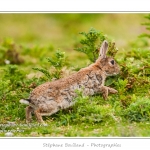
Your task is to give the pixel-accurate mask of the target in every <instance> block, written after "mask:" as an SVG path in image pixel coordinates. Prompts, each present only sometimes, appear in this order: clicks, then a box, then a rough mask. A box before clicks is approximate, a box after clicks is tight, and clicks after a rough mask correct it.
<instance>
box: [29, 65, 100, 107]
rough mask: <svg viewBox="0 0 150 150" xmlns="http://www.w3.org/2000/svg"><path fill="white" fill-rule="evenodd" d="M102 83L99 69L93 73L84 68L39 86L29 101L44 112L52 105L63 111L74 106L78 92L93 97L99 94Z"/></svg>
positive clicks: (91, 70)
mask: <svg viewBox="0 0 150 150" xmlns="http://www.w3.org/2000/svg"><path fill="white" fill-rule="evenodd" d="M102 82H103V77H102V73H101V72H100V70H99V69H95V70H94V71H93V69H92V68H91V69H90V67H89V68H88V69H87V68H84V69H82V70H81V71H79V72H77V73H75V74H73V75H71V76H69V77H67V78H63V79H59V80H56V81H53V82H47V83H44V84H42V85H40V86H38V87H37V88H35V89H34V90H33V91H32V93H31V95H30V98H29V99H30V100H31V104H32V105H34V106H37V107H39V106H40V107H41V106H43V107H44V108H43V110H46V109H47V110H48V109H50V108H48V107H49V106H50V105H57V107H58V109H59V108H60V109H63V108H67V107H69V106H71V105H72V104H73V98H75V97H76V96H77V93H76V90H81V91H82V92H83V94H84V95H93V94H94V93H97V92H98V89H99V87H100V86H101V84H102ZM55 107H56V106H55Z"/></svg>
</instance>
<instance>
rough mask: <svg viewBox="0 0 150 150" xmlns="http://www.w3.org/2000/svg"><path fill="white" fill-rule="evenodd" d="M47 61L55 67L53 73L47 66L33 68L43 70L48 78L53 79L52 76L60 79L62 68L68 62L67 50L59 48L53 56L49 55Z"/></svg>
mask: <svg viewBox="0 0 150 150" xmlns="http://www.w3.org/2000/svg"><path fill="white" fill-rule="evenodd" d="M47 61H48V62H49V63H50V65H51V66H52V67H54V72H53V73H50V72H49V71H48V69H45V68H37V67H34V68H32V69H34V70H37V71H40V72H42V73H43V74H44V75H45V76H46V78H47V79H48V80H51V79H52V78H56V79H59V78H60V77H61V74H62V68H63V67H64V66H65V65H67V64H68V63H67V57H66V55H65V52H62V51H60V50H57V51H56V53H55V56H54V57H53V58H50V57H48V58H47Z"/></svg>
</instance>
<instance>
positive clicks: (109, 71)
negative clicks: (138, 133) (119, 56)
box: [96, 40, 120, 76]
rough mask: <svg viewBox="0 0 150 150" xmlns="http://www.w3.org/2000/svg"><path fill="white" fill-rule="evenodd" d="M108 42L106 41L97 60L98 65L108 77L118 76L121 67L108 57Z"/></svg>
mask: <svg viewBox="0 0 150 150" xmlns="http://www.w3.org/2000/svg"><path fill="white" fill-rule="evenodd" d="M107 49H108V42H107V41H106V40H105V41H104V42H103V43H102V46H101V47H100V53H99V58H98V59H97V60H96V65H97V67H99V68H100V69H101V70H102V71H103V72H104V73H105V74H106V76H112V75H116V74H118V73H119V72H120V67H119V65H118V64H117V63H116V61H115V60H114V58H112V57H107V56H106V53H107Z"/></svg>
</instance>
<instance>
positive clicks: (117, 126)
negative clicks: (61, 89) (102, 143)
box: [0, 14, 150, 137]
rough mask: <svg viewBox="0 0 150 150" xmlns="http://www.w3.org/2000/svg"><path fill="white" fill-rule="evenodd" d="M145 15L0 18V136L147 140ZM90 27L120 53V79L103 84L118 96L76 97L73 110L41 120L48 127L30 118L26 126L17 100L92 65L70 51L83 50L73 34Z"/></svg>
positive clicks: (149, 101)
mask: <svg viewBox="0 0 150 150" xmlns="http://www.w3.org/2000/svg"><path fill="white" fill-rule="evenodd" d="M145 15H146V14H0V19H1V22H2V23H1V24H0V32H1V37H0V74H1V76H0V111H1V112H0V113H1V116H0V136H2V137H3V136H5V133H6V132H9V131H10V132H12V133H13V136H16V137H39V136H47V137H64V136H65V137H74V136H75V137H76V136H78V137H85V136H86V137H114V136H117V137H139V136H140V137H149V136H150V122H149V121H150V71H149V70H150V51H149V40H148V39H146V38H144V37H143V38H138V36H139V35H140V34H142V33H143V32H144V33H145V32H147V30H146V29H145V28H144V27H143V26H142V25H141V23H142V22H144V21H145V20H144V16H145ZM125 22H128V23H125ZM91 27H94V28H96V29H97V30H100V31H102V32H103V34H104V35H105V36H107V37H109V38H110V39H111V40H112V41H115V42H116V46H117V47H118V49H119V51H118V52H117V54H116V55H115V59H116V60H117V62H118V64H119V65H120V66H121V73H120V75H118V76H117V77H113V78H108V79H107V81H106V85H108V86H112V87H114V88H115V89H117V90H118V94H115V95H109V98H108V100H107V101H104V100H103V99H102V96H101V94H100V95H94V96H91V97H83V96H82V95H79V96H78V98H77V102H76V104H75V105H74V106H72V107H71V108H69V109H66V110H62V111H59V112H57V113H56V114H54V115H52V116H50V117H44V120H45V122H46V123H47V124H48V126H42V125H39V124H38V123H37V121H36V119H35V117H33V122H32V124H30V125H27V124H26V123H25V111H24V109H25V105H22V104H20V103H19V100H20V99H21V98H27V97H28V96H29V94H30V92H31V91H32V90H33V89H34V88H35V87H36V86H37V85H40V84H41V83H44V82H46V81H48V80H52V79H54V78H55V79H56V78H62V77H64V76H68V75H69V74H71V73H73V72H75V71H77V70H79V69H80V68H82V67H85V66H87V65H89V64H90V63H91V62H90V60H89V59H88V57H87V56H86V55H85V54H83V53H81V52H77V51H75V50H74V49H75V48H77V47H81V44H80V41H81V39H82V38H83V37H82V36H81V35H79V34H78V33H79V32H87V31H89V29H90V28H91ZM61 52H62V53H61ZM47 58H49V59H47ZM6 60H7V61H6ZM48 60H49V61H48ZM56 62H59V64H57V63H56ZM7 63H10V64H7ZM33 68H34V69H33ZM37 68H38V69H37ZM39 68H40V69H39ZM45 74H47V76H46V75H45Z"/></svg>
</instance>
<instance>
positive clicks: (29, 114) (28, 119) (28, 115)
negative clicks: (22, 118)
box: [26, 106, 33, 123]
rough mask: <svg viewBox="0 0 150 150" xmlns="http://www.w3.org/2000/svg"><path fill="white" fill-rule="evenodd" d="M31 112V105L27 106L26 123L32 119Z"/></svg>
mask: <svg viewBox="0 0 150 150" xmlns="http://www.w3.org/2000/svg"><path fill="white" fill-rule="evenodd" d="M32 112H33V107H31V106H27V107H26V123H30V122H31V119H32V114H31V113H32Z"/></svg>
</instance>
